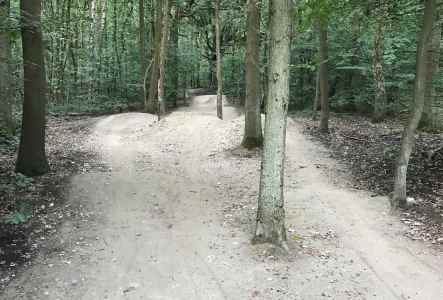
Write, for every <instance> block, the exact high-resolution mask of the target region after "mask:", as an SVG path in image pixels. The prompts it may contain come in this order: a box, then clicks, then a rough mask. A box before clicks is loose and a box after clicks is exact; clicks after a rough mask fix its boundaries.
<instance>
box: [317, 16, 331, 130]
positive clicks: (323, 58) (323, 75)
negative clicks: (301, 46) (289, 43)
mask: <svg viewBox="0 0 443 300" xmlns="http://www.w3.org/2000/svg"><path fill="white" fill-rule="evenodd" d="M318 31H319V42H320V43H319V45H320V46H319V56H320V71H319V73H320V74H319V85H320V103H321V114H320V131H321V132H329V84H328V80H329V79H328V77H329V76H328V25H327V19H326V18H325V19H319V21H318Z"/></svg>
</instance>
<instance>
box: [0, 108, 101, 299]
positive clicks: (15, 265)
mask: <svg viewBox="0 0 443 300" xmlns="http://www.w3.org/2000/svg"><path fill="white" fill-rule="evenodd" d="M96 120H97V119H95V118H90V117H85V116H75V117H73V116H67V117H63V118H50V119H49V120H48V126H47V153H48V159H49V162H50V166H51V171H50V172H49V173H48V174H45V175H43V176H40V177H35V178H28V177H25V176H23V175H20V174H16V173H15V171H14V164H15V159H16V149H17V146H18V139H17V138H0V290H1V289H3V288H4V287H5V286H6V285H7V284H8V283H9V282H10V281H11V280H12V279H13V278H14V277H15V276H16V273H17V272H18V271H19V270H20V269H22V268H23V267H26V265H29V264H31V263H32V258H33V257H35V255H36V254H37V253H38V252H39V251H42V250H43V248H44V245H45V242H46V241H48V240H49V239H50V238H51V236H52V235H53V234H54V233H56V231H57V227H58V225H59V224H60V223H61V222H62V221H63V220H66V218H68V217H69V216H71V215H72V207H70V204H66V203H65V195H66V191H65V187H66V186H67V182H68V181H69V178H70V177H71V176H72V175H74V174H76V173H79V172H88V171H90V170H92V169H97V167H99V166H94V165H93V163H92V162H93V161H94V158H95V152H94V150H93V149H91V148H90V146H89V145H90V144H89V143H88V139H90V138H91V136H90V130H91V127H92V125H93V124H94V123H95V122H96ZM23 203H25V204H26V206H27V207H29V211H28V212H27V213H26V214H25V215H26V219H27V220H25V221H24V222H20V224H11V223H10V221H11V220H13V219H14V218H13V217H14V216H16V215H17V213H21V209H22V207H23V205H22V204H23Z"/></svg>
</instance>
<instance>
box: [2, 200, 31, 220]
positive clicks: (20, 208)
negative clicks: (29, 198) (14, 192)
mask: <svg viewBox="0 0 443 300" xmlns="http://www.w3.org/2000/svg"><path fill="white" fill-rule="evenodd" d="M32 216H33V207H32V204H30V203H29V202H26V201H19V202H18V203H17V205H16V210H15V211H14V212H12V213H11V214H10V215H8V216H6V217H5V218H4V220H3V222H4V223H5V224H12V225H19V224H22V223H26V222H27V221H28V220H29V219H31V218H32Z"/></svg>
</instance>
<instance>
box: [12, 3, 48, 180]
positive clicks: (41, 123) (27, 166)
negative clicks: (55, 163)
mask: <svg viewBox="0 0 443 300" xmlns="http://www.w3.org/2000/svg"><path fill="white" fill-rule="evenodd" d="M20 11H21V31H22V47H23V69H24V101H23V120H22V132H21V137H20V146H19V151H18V157H17V164H16V171H17V172H20V173H22V174H25V175H27V176H35V175H41V174H44V173H46V172H47V171H48V170H49V165H48V161H47V159H46V152H45V126H46V118H45V115H46V77H45V76H46V75H45V64H44V57H43V40H42V32H41V1H40V0H34V1H28V0H21V1H20Z"/></svg>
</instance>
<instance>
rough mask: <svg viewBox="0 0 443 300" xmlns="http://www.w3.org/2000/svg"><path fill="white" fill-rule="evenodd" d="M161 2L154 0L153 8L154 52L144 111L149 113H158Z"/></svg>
mask: <svg viewBox="0 0 443 300" xmlns="http://www.w3.org/2000/svg"><path fill="white" fill-rule="evenodd" d="M163 2H164V1H161V0H156V1H155V3H156V7H155V25H154V42H155V43H154V52H153V61H152V66H151V78H150V81H149V93H148V94H147V96H148V97H147V99H145V110H146V112H149V113H155V112H158V102H157V96H158V78H159V76H160V70H159V64H160V45H161V34H162V19H163Z"/></svg>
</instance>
